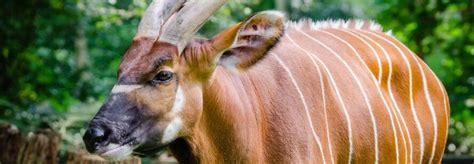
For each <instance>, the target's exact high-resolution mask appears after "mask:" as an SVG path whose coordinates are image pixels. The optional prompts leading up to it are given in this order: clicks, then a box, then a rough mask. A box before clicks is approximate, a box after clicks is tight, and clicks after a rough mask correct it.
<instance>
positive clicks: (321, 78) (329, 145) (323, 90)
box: [287, 35, 334, 164]
mask: <svg viewBox="0 0 474 164" xmlns="http://www.w3.org/2000/svg"><path fill="white" fill-rule="evenodd" d="M287 37H288V39H289V40H290V41H291V42H292V43H294V44H296V43H295V42H294V41H293V39H291V38H290V36H289V35H287ZM300 48H301V47H300ZM305 54H306V55H307V56H308V57H309V59H311V62H313V65H314V67H315V68H316V70H317V71H318V75H319V79H320V80H321V94H322V97H323V108H324V109H323V115H324V119H325V124H326V125H325V126H326V138H327V140H328V149H329V156H330V157H331V163H333V164H334V157H333V154H332V146H331V137H330V132H329V123H328V117H327V108H326V93H325V92H326V91H325V89H324V80H323V75H322V73H321V69H320V68H319V65H318V64H316V61H315V60H314V58H313V57H312V56H311V55H310V54H308V53H307V52H306V51H305ZM329 76H331V75H329ZM331 78H332V77H331Z"/></svg>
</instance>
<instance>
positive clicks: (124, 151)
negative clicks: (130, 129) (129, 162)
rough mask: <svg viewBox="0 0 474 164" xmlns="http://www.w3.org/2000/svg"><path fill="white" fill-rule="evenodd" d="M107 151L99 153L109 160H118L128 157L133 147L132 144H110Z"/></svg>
mask: <svg viewBox="0 0 474 164" xmlns="http://www.w3.org/2000/svg"><path fill="white" fill-rule="evenodd" d="M106 150H107V151H106V152H104V153H102V154H99V155H100V156H101V157H102V158H104V159H107V160H113V161H118V160H122V159H125V158H127V157H128V156H129V155H130V154H132V152H133V147H131V146H130V145H122V146H120V145H117V144H113V143H111V144H109V145H107V147H106Z"/></svg>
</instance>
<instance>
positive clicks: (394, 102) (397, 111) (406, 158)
mask: <svg viewBox="0 0 474 164" xmlns="http://www.w3.org/2000/svg"><path fill="white" fill-rule="evenodd" d="M358 31H359V32H361V33H360V34H361V35H362V36H364V35H363V34H362V32H366V31H363V30H358ZM367 34H369V35H373V34H372V33H367ZM364 37H366V38H368V39H370V40H371V41H372V42H374V43H376V44H377V45H379V46H380V44H378V43H377V42H376V41H374V40H373V39H371V38H370V37H368V36H364ZM380 47H381V46H380ZM381 48H382V50H383V52H384V54H385V56H386V58H387V59H389V60H390V62H389V70H390V71H389V72H390V73H389V75H388V79H387V86H388V93H389V95H390V99H391V100H392V104H393V106H394V107H395V109H394V110H393V113H394V115H395V119H396V120H397V125H398V129H400V133H401V136H402V141H403V146H404V148H405V162H406V161H407V160H408V154H407V152H408V151H407V146H406V145H407V143H406V140H405V132H404V131H403V130H402V125H400V120H401V122H402V124H403V127H404V130H405V131H406V132H407V136H409V135H410V134H409V131H408V126H407V125H406V123H405V119H404V118H403V116H402V115H401V113H400V108H399V107H398V104H397V101H396V100H395V96H394V95H393V92H392V61H391V59H390V56H389V54H388V53H387V51H386V50H385V48H383V47H381ZM399 117H400V118H399ZM409 139H410V138H409ZM397 161H398V159H397Z"/></svg>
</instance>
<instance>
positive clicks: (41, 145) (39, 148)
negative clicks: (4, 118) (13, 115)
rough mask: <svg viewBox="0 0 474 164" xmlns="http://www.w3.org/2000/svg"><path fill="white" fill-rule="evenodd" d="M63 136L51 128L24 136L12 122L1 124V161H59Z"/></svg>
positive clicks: (19, 163)
mask: <svg viewBox="0 0 474 164" xmlns="http://www.w3.org/2000/svg"><path fill="white" fill-rule="evenodd" d="M60 141H61V137H60V135H59V134H57V133H55V132H54V131H53V130H51V129H40V130H38V131H36V132H34V133H29V134H28V136H27V137H23V136H22V135H21V133H20V131H19V130H18V128H16V126H14V125H11V124H6V123H3V124H0V148H2V149H3V150H4V151H3V152H2V153H1V155H0V162H1V163H18V164H30V163H51V164H54V163H58V162H59V158H58V152H59V143H60Z"/></svg>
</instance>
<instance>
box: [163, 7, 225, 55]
mask: <svg viewBox="0 0 474 164" xmlns="http://www.w3.org/2000/svg"><path fill="white" fill-rule="evenodd" d="M224 3H225V0H189V1H188V2H186V3H185V4H184V6H183V7H182V8H181V9H180V10H179V11H178V12H177V13H176V14H174V15H173V16H172V18H170V20H172V21H168V22H165V25H164V26H163V30H164V31H163V32H162V34H161V35H160V37H159V39H158V40H160V41H163V42H168V43H171V44H174V45H176V46H177V47H178V51H179V53H181V52H182V51H183V49H184V47H185V46H186V44H187V43H188V42H189V40H190V39H191V38H192V37H193V35H194V34H195V33H196V32H197V31H198V30H199V28H200V27H201V26H202V25H203V24H204V23H205V21H206V20H207V19H208V18H209V17H210V16H211V15H212V14H213V13H214V12H215V11H216V10H217V9H219V8H220V7H221V6H222V5H224Z"/></svg>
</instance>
